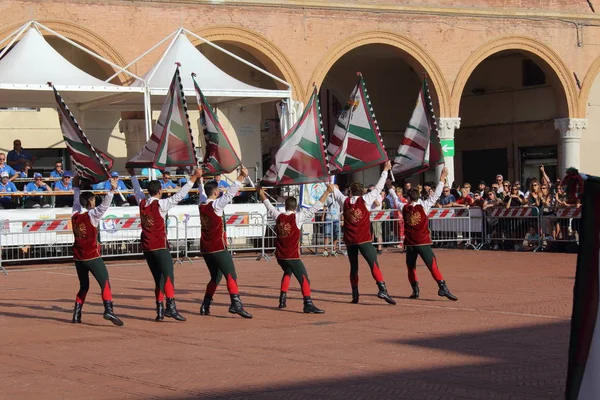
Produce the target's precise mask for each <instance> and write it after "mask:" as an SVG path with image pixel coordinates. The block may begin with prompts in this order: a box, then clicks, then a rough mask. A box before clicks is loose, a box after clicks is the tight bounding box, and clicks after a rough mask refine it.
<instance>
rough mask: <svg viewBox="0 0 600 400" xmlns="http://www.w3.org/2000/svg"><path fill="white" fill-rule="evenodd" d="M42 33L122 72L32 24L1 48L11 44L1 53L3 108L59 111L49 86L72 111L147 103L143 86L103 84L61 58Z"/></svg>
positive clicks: (0, 95) (132, 75)
mask: <svg viewBox="0 0 600 400" xmlns="http://www.w3.org/2000/svg"><path fill="white" fill-rule="evenodd" d="M40 29H41V30H45V31H47V32H49V33H51V34H54V35H55V36H57V37H59V38H61V39H62V40H65V41H67V42H69V43H70V44H72V45H73V46H75V47H78V48H79V49H81V50H83V51H85V52H86V53H88V54H90V55H91V56H93V57H95V58H97V59H99V60H100V61H103V62H104V63H106V64H108V65H111V66H112V67H114V68H115V69H120V68H121V67H119V66H117V65H115V64H113V63H111V62H110V61H108V60H106V59H104V58H102V57H101V56H99V55H97V54H95V53H93V52H91V51H90V50H88V49H86V48H84V47H82V46H80V45H79V44H77V43H75V42H73V41H71V40H69V39H67V38H65V37H64V36H62V35H60V34H58V33H56V32H54V31H52V30H51V29H49V28H47V27H45V26H44V25H42V24H40V23H38V22H35V21H30V22H28V23H27V24H25V25H24V26H22V27H21V28H19V29H18V30H17V31H15V32H14V33H13V34H12V35H10V36H9V37H8V38H6V39H5V40H4V41H3V42H0V45H1V44H4V43H5V42H7V41H8V40H10V43H9V44H8V45H7V46H6V47H5V48H4V50H3V51H2V52H0V107H40V108H41V107H56V101H55V99H54V95H53V92H52V89H51V88H50V87H49V86H48V85H47V82H52V83H53V84H54V86H55V87H56V89H57V90H58V91H59V92H60V94H61V96H63V98H64V99H65V101H66V102H67V103H68V104H69V107H71V108H81V109H85V108H86V105H87V104H88V103H89V104H91V103H95V104H96V105H99V104H101V103H102V104H105V103H112V102H113V101H116V100H117V99H119V98H120V99H121V100H123V99H126V98H131V97H133V98H137V99H136V100H137V101H141V102H142V103H143V100H144V98H143V93H144V87H143V85H142V87H139V86H136V87H128V86H119V85H113V84H111V83H108V81H109V80H110V79H112V77H111V78H109V79H108V80H107V81H102V80H100V79H97V78H95V77H93V76H91V75H89V74H88V73H86V72H85V71H82V70H81V69H79V68H77V67H76V66H74V65H73V64H71V63H70V62H69V61H68V60H67V59H65V58H64V57H63V56H61V55H60V54H59V53H58V52H57V51H56V50H55V49H54V48H53V47H52V46H51V45H50V44H49V43H48V42H47V41H46V40H45V39H44V37H43V36H42V34H41V32H40ZM19 39H20V40H19ZM17 40H19V41H18V42H17ZM13 45H14V46H13ZM124 72H125V73H126V74H127V75H129V76H131V77H133V78H134V79H139V77H138V76H136V75H134V74H132V73H130V72H128V71H124Z"/></svg>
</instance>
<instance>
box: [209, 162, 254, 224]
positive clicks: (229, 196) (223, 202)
mask: <svg viewBox="0 0 600 400" xmlns="http://www.w3.org/2000/svg"><path fill="white" fill-rule="evenodd" d="M247 176H248V170H247V169H246V168H245V167H242V169H241V170H240V175H239V176H238V177H237V179H236V180H235V182H233V184H231V186H229V187H228V188H227V191H226V192H225V193H223V196H221V197H219V198H218V199H216V200H215V201H213V208H214V209H215V212H216V213H217V215H220V214H219V213H222V212H223V210H224V209H225V206H227V204H229V203H231V200H233V198H234V197H235V195H236V194H237V192H239V189H240V187H242V182H244V180H245V179H246V177H247Z"/></svg>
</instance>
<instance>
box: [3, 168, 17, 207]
mask: <svg viewBox="0 0 600 400" xmlns="http://www.w3.org/2000/svg"><path fill="white" fill-rule="evenodd" d="M0 178H1V180H0V192H2V193H16V192H18V190H17V187H16V186H15V184H14V183H12V182H11V181H10V179H9V178H10V177H9V175H8V172H6V171H3V172H0ZM0 205H1V206H2V208H7V209H12V208H17V203H16V202H15V201H13V197H12V196H3V197H0Z"/></svg>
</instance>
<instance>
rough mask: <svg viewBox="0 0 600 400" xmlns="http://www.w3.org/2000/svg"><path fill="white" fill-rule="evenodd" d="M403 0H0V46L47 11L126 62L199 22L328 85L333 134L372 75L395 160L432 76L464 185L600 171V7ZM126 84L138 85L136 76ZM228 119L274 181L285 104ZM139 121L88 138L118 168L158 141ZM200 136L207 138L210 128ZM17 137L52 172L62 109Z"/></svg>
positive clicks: (299, 86)
mask: <svg viewBox="0 0 600 400" xmlns="http://www.w3.org/2000/svg"><path fill="white" fill-rule="evenodd" d="M398 3H399V2H397V1H394V0H373V1H368V2H367V1H364V0H346V1H344V2H341V1H295V0H290V1H284V0H252V1H250V0H237V1H220V2H214V1H208V0H179V1H168V0H163V1H136V0H129V1H118V0H106V1H84V0H70V1H53V0H48V1H43V2H40V1H20V0H11V1H8V0H0V5H1V7H2V9H3V10H5V12H3V13H1V14H0V40H2V39H4V38H5V37H7V35H9V34H10V33H11V32H13V31H14V30H15V29H17V28H18V27H19V26H20V25H22V24H24V23H25V22H26V21H28V20H31V19H35V20H36V21H39V22H40V23H42V24H44V25H46V26H48V27H50V28H52V29H54V30H55V31H56V32H58V33H60V34H62V35H64V36H66V37H68V38H70V39H72V40H74V41H76V42H77V43H79V44H81V45H82V46H84V47H86V48H88V49H90V50H92V51H94V52H96V53H98V54H99V55H101V56H103V57H105V58H106V59H108V60H110V61H112V62H113V63H115V64H117V65H121V66H124V65H126V64H128V63H129V62H131V61H132V60H134V59H135V58H136V57H138V56H139V55H140V54H141V53H143V52H144V51H146V50H147V49H149V48H151V47H152V46H153V45H155V44H156V43H158V42H159V41H160V40H161V39H163V38H164V37H166V36H167V35H169V34H170V33H172V32H173V31H175V30H176V29H177V28H179V27H184V28H186V29H189V30H190V31H192V32H194V33H196V34H198V35H200V36H202V37H203V38H205V39H207V40H210V41H212V42H214V43H216V44H218V45H220V46H222V47H223V48H225V49H227V50H229V51H231V52H233V53H235V54H237V55H239V56H241V57H242V58H244V59H246V60H248V61H250V62H252V63H254V64H256V65H258V66H260V67H261V68H264V69H265V70H267V71H269V72H270V73H272V74H274V75H276V76H278V77H280V78H282V79H284V80H285V81H287V82H288V83H290V84H291V85H292V90H293V97H294V99H296V100H297V101H300V102H305V101H306V100H307V99H308V97H309V95H310V93H311V92H312V90H313V89H312V88H313V83H314V84H316V85H317V87H318V88H319V89H320V100H321V107H322V112H323V120H324V125H325V127H326V130H329V131H331V129H333V124H334V123H335V119H336V117H337V113H338V111H339V110H340V107H341V105H343V104H344V103H345V102H346V99H347V97H348V95H349V94H350V91H351V90H352V87H353V85H354V83H355V79H356V78H355V77H356V72H358V71H360V72H362V74H363V76H364V77H365V80H366V83H367V86H368V88H369V93H370V96H371V100H372V103H373V107H374V109H375V113H376V115H377V119H378V123H379V126H380V128H381V130H382V134H383V139H384V143H385V145H386V148H387V149H388V152H390V153H393V152H394V151H395V150H396V149H397V147H398V145H399V143H400V140H401V138H402V134H403V132H404V129H405V128H406V125H407V124H408V120H409V118H410V115H411V113H412V110H413V108H414V104H415V101H416V98H417V94H418V91H419V88H420V82H421V80H422V77H423V75H424V74H426V76H427V77H428V80H429V85H430V88H431V91H432V94H433V97H434V101H435V104H436V110H435V112H436V116H437V117H438V118H439V122H440V123H439V131H440V136H441V138H442V139H443V143H444V144H445V146H446V147H445V148H446V161H447V165H448V166H449V167H450V169H451V170H452V176H453V178H452V179H453V180H456V181H457V182H459V183H463V182H465V181H470V182H472V183H473V182H474V181H479V180H484V181H486V182H491V180H492V179H493V178H494V177H495V175H496V174H497V173H500V174H503V175H504V176H505V178H507V179H510V180H515V179H521V180H524V179H526V178H528V177H538V175H539V166H541V165H544V166H545V167H546V170H547V171H548V172H549V173H550V175H551V177H552V178H554V177H557V176H559V175H561V174H562V173H563V172H564V170H565V169H566V168H568V167H577V168H579V169H580V170H581V171H584V172H587V173H590V174H600V161H598V159H597V158H596V156H595V151H596V149H598V148H599V147H600V146H599V145H600V138H598V135H597V133H596V131H597V129H598V127H599V125H600V81H599V80H598V79H597V78H598V73H599V71H600V46H598V44H600V16H597V15H596V14H595V13H594V11H593V10H592V9H591V7H590V5H589V4H588V2H586V1H572V0H521V1H514V0H472V1H469V2H465V1H457V0H435V1H434V0H414V1H411V0H408V1H405V2H402V3H403V4H402V5H399V4H398ZM466 3H468V4H466ZM47 40H48V42H49V43H50V44H51V45H52V46H53V47H55V49H57V50H58V51H59V52H60V53H61V54H62V55H63V56H65V58H67V59H68V60H69V61H71V62H72V63H73V64H75V65H76V66H78V67H79V68H81V69H83V70H85V71H86V72H88V73H90V74H92V75H94V76H96V77H99V78H103V79H106V78H108V77H110V76H111V75H113V73H114V69H113V68H112V67H109V66H107V65H101V64H100V63H99V62H98V61H97V60H95V59H93V58H92V57H90V56H89V55H88V54H86V53H85V52H83V51H81V50H79V49H77V48H75V47H74V46H71V45H69V44H68V43H65V42H62V41H60V40H57V39H56V38H52V37H48V38H47ZM193 44H194V45H196V46H197V47H198V48H199V49H200V50H201V51H202V52H203V53H204V54H205V55H206V56H207V57H208V58H209V59H210V60H211V61H212V62H213V63H215V64H216V65H218V66H219V67H220V68H221V69H223V70H224V71H226V72H227V73H229V74H230V75H232V76H235V77H236V78H237V79H239V80H242V81H244V82H247V83H250V84H252V85H254V86H261V87H264V88H274V89H275V88H281V84H280V83H279V82H277V81H275V80H273V79H271V78H269V77H266V76H264V75H261V74H258V73H256V71H254V70H252V69H250V68H248V67H247V66H245V65H244V64H241V63H240V62H239V61H235V60H233V59H231V58H230V57H226V56H225V55H224V54H223V53H220V52H218V51H215V50H214V49H213V48H211V47H210V46H208V45H206V44H203V43H202V42H201V41H199V40H197V41H195V42H194V41H193ZM4 45H6V44H4ZM160 50H161V48H159V49H157V51H156V52H155V53H153V54H154V55H153V56H149V57H146V58H144V59H143V60H141V61H140V62H138V63H136V64H135V65H134V66H133V67H132V72H134V73H136V74H138V75H143V74H144V73H145V72H146V71H147V70H148V69H149V68H150V67H151V66H152V65H153V63H154V62H155V61H156V59H157V58H158V57H159V55H160ZM162 50H164V47H162ZM111 82H114V83H119V84H127V83H128V82H127V81H125V79H124V77H123V76H122V75H119V76H117V77H116V78H115V79H114V80H113V81H111ZM219 114H220V117H221V120H222V122H223V124H224V125H225V126H224V127H225V129H227V130H229V131H230V132H232V133H233V132H235V137H236V140H237V143H234V145H235V146H238V147H239V148H241V149H242V157H243V158H244V162H245V163H246V164H247V165H249V166H256V168H257V175H260V173H261V172H262V170H263V168H268V165H264V166H263V162H264V163H268V159H269V158H268V157H269V155H270V154H271V153H272V152H273V149H274V148H276V147H277V145H278V142H279V140H280V132H279V129H278V124H277V123H276V122H277V119H278V115H277V111H276V109H275V105H274V103H270V104H269V103H267V104H262V105H249V106H247V107H231V108H223V109H220V110H219ZM141 115H143V114H141ZM194 118H195V119H197V114H196V115H195V116H194V115H193V114H192V119H194ZM140 126H142V127H143V122H140V113H138V112H114V111H112V112H109V111H98V112H90V113H89V115H86V121H85V129H86V132H87V133H88V136H90V137H91V138H92V142H93V143H94V144H96V145H97V146H98V147H99V148H101V149H107V150H108V153H110V154H111V155H112V156H114V157H115V159H116V161H117V162H116V168H117V169H119V168H121V169H122V168H123V165H124V163H125V161H126V160H127V159H128V157H131V156H133V155H134V154H135V153H137V152H138V151H139V150H140V149H141V147H142V146H143V143H144V142H145V137H144V132H143V129H142V128H140ZM194 129H195V130H196V132H195V133H196V134H197V133H198V132H197V125H196V126H195V127H194ZM17 138H19V139H21V141H22V142H23V146H24V147H25V148H28V149H37V150H39V151H40V154H41V155H42V156H41V158H40V160H41V161H40V163H41V164H40V166H43V165H42V164H43V163H44V162H46V161H44V160H47V162H48V163H53V162H54V158H56V157H64V154H63V153H62V152H61V149H63V148H64V144H63V143H62V137H61V134H60V129H59V127H58V121H57V118H56V113H55V111H54V110H52V109H41V110H23V109H19V110H11V109H7V110H3V111H2V112H0V149H3V150H10V149H12V141H13V140H14V139H17ZM259 138H260V140H259ZM48 149H50V150H48ZM42 150H44V151H45V152H43V151H42ZM377 175H378V171H365V172H362V173H359V174H357V176H355V178H358V179H363V180H365V181H368V182H371V181H373V180H374V179H375V178H376V177H377ZM426 178H427V179H433V174H429V175H428V176H427V177H426Z"/></svg>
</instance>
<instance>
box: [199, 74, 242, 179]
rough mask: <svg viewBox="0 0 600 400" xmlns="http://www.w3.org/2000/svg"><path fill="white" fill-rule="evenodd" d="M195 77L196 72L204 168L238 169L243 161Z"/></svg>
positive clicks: (210, 170)
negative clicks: (203, 142)
mask: <svg viewBox="0 0 600 400" xmlns="http://www.w3.org/2000/svg"><path fill="white" fill-rule="evenodd" d="M194 77H195V74H192V80H193V81H194V89H196V97H197V99H198V109H199V110H200V124H201V125H202V129H203V130H204V140H205V142H206V151H205V152H204V161H203V165H202V168H203V170H204V172H208V173H210V174H222V173H229V172H231V171H233V170H234V169H236V168H237V167H238V166H239V165H240V164H241V163H242V161H241V160H240V157H239V156H238V155H237V153H236V152H235V150H234V149H233V146H232V145H231V142H230V141H229V137H227V134H226V133H225V130H224V129H223V127H222V126H221V124H220V123H219V120H218V119H217V116H216V115H215V113H213V111H212V108H211V106H210V104H208V100H206V97H204V94H202V91H201V90H200V87H199V86H198V82H196V79H194Z"/></svg>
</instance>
